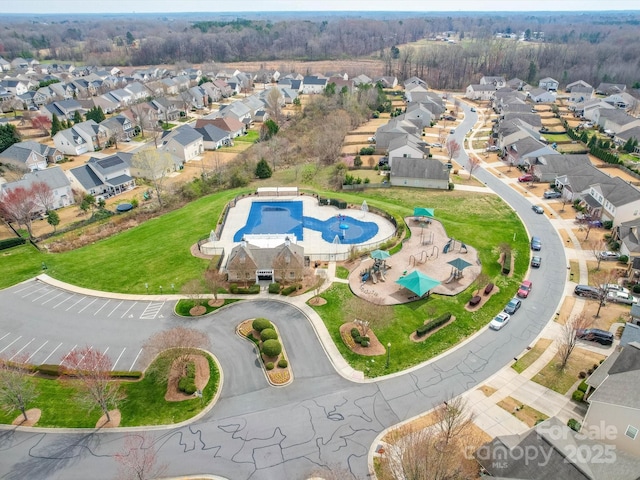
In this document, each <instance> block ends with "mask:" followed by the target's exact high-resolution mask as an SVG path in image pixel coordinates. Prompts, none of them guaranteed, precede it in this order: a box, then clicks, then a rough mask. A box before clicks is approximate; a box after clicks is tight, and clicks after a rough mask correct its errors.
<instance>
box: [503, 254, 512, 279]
mask: <svg viewBox="0 0 640 480" xmlns="http://www.w3.org/2000/svg"><path fill="white" fill-rule="evenodd" d="M509 273H511V252H505V254H504V262H503V263H502V274H503V275H509Z"/></svg>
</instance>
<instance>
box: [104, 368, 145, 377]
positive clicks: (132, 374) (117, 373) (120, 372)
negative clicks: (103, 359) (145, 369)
mask: <svg viewBox="0 0 640 480" xmlns="http://www.w3.org/2000/svg"><path fill="white" fill-rule="evenodd" d="M110 375H111V376H112V377H113V378H142V372H140V371H137V370H133V371H131V372H128V371H127V370H118V371H113V372H110Z"/></svg>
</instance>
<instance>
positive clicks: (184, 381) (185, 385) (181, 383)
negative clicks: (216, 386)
mask: <svg viewBox="0 0 640 480" xmlns="http://www.w3.org/2000/svg"><path fill="white" fill-rule="evenodd" d="M185 370H186V374H185V375H184V376H183V377H181V378H180V380H178V390H180V391H181V392H184V393H186V394H187V395H191V394H193V393H194V392H195V391H196V390H197V388H196V364H195V363H194V362H189V363H187V366H186V369H185Z"/></svg>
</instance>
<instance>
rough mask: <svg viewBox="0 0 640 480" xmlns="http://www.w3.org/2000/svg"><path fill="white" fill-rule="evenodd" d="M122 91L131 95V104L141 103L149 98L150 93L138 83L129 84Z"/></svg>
mask: <svg viewBox="0 0 640 480" xmlns="http://www.w3.org/2000/svg"><path fill="white" fill-rule="evenodd" d="M124 90H125V91H127V92H128V93H129V94H130V95H131V102H133V103H136V102H141V101H142V100H146V99H147V98H149V97H150V96H151V92H150V91H149V89H148V88H147V87H145V86H144V85H143V84H142V83H140V82H132V83H129V84H128V85H127V86H126V87H124Z"/></svg>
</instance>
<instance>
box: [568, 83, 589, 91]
mask: <svg viewBox="0 0 640 480" xmlns="http://www.w3.org/2000/svg"><path fill="white" fill-rule="evenodd" d="M575 87H582V88H590V89H592V90H593V85H591V84H589V83H587V82H585V81H584V80H577V81H575V82H571V83H569V84H567V88H566V89H565V90H566V91H567V92H571V91H572V90H573V89H574V88H575Z"/></svg>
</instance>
